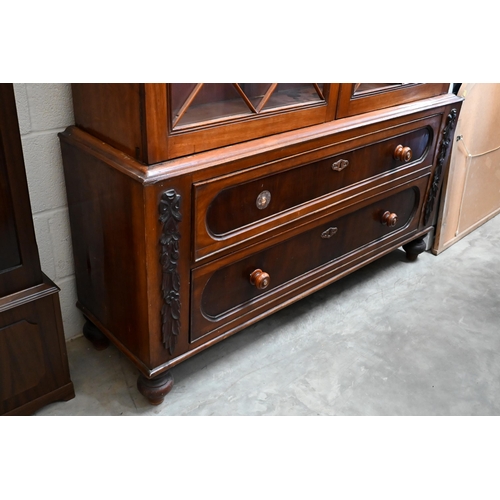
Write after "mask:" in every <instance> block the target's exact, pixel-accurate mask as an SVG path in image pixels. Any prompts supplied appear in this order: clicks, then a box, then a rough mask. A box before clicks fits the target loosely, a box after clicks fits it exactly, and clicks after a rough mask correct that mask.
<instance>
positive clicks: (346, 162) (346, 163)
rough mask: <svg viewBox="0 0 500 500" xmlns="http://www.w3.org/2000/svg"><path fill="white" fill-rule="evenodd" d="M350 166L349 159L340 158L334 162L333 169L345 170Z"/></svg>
mask: <svg viewBox="0 0 500 500" xmlns="http://www.w3.org/2000/svg"><path fill="white" fill-rule="evenodd" d="M348 166H349V160H339V161H335V162H333V164H332V169H333V170H336V171H337V172H341V171H342V170H344V168H347V167H348Z"/></svg>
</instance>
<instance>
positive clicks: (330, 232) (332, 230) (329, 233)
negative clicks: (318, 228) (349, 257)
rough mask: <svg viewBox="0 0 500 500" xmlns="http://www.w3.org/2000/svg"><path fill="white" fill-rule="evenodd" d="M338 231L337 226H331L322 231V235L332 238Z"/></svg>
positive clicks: (325, 237) (324, 237)
mask: <svg viewBox="0 0 500 500" xmlns="http://www.w3.org/2000/svg"><path fill="white" fill-rule="evenodd" d="M337 231H338V229H337V228H336V227H329V228H328V229H327V230H326V231H323V232H322V233H321V237H322V238H323V239H325V240H327V239H328V238H331V237H332V236H333V235H334V234H335V233H336V232H337Z"/></svg>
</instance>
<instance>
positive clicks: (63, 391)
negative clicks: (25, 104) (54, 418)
mask: <svg viewBox="0 0 500 500" xmlns="http://www.w3.org/2000/svg"><path fill="white" fill-rule="evenodd" d="M74 397H75V389H74V387H73V383H72V382H69V383H68V384H66V385H64V386H62V387H59V388H58V389H56V390H55V391H52V392H49V393H48V394H44V395H43V396H40V397H39V398H37V399H34V400H33V401H30V402H29V403H26V404H24V405H22V406H19V407H18V408H15V409H14V410H11V411H9V412H7V413H4V414H3V415H2V417H11V416H12V417H14V416H16V417H20V416H30V415H33V413H35V412H36V411H37V410H39V409H41V408H42V407H44V406H46V405H48V404H50V403H56V402H57V401H69V400H70V399H73V398H74Z"/></svg>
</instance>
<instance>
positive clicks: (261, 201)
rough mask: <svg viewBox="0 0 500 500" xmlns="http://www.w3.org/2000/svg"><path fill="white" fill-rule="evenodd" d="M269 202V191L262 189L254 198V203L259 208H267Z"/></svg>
mask: <svg viewBox="0 0 500 500" xmlns="http://www.w3.org/2000/svg"><path fill="white" fill-rule="evenodd" d="M269 203H271V193H270V192H269V191H262V193H260V194H259V196H257V199H256V200H255V204H256V205H257V208H258V209H259V210H264V208H267V207H268V206H269Z"/></svg>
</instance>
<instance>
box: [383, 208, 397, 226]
mask: <svg viewBox="0 0 500 500" xmlns="http://www.w3.org/2000/svg"><path fill="white" fill-rule="evenodd" d="M397 221H398V216H397V215H396V214H394V213H391V212H389V210H387V211H385V212H384V213H383V214H382V217H381V218H380V222H381V223H382V224H385V225H386V226H389V227H392V226H395V225H396V222H397Z"/></svg>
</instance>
